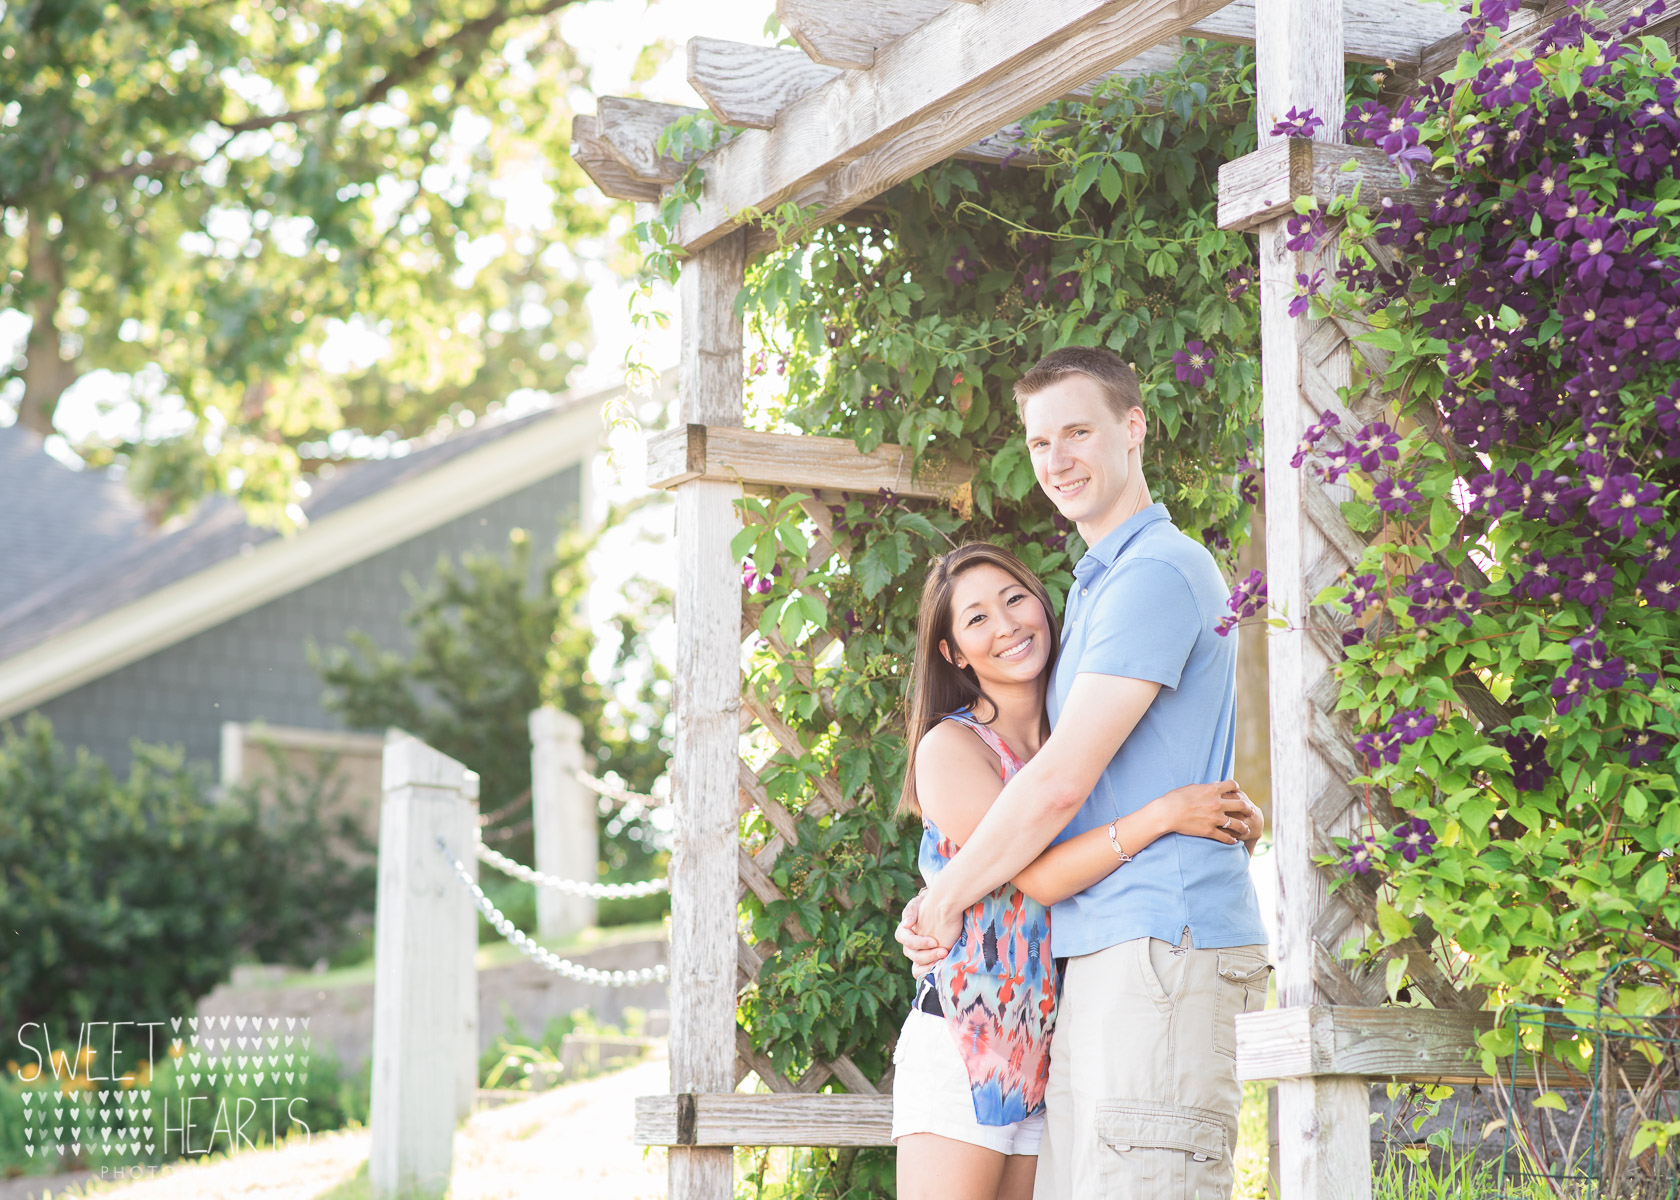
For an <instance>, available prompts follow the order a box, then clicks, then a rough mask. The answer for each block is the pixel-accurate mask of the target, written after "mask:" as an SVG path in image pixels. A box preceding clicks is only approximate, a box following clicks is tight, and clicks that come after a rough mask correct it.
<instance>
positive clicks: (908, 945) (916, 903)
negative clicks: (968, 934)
mask: <svg viewBox="0 0 1680 1200" xmlns="http://www.w3.org/2000/svg"><path fill="white" fill-rule="evenodd" d="M925 894H926V893H925V892H923V893H918V894H917V895H916V896H915V897H914V898H913V899H912V900H911V901H910V903H908V904H906V905H905V906H904V914H903V915H902V916H901V917H900V918H899V921H898V930H897V932H896V933H894V934H893V936H894V937H896V938H897V939H898V943H899V945H901V946H903V947H904V957H905V958H908V959H909V960H910V964H911V973H912V974H914V975H915V976H916V978H918V979H920V978H921V977H922V976H923V975H926V974H927V973H928V972H929V971H931V970H933V968H934V965H935V964H937V963H938V962H939V960H940V959H942V958H944V957H945V949H944V948H943V947H941V946H940V944H939V942H938V941H937V940H936V939H934V938H931V937H928V936H927V935H925V934H923V933H919V932H917V930H916V922H917V921H918V919H920V917H921V912H922V896H923V895H925ZM953 940H955V939H953Z"/></svg>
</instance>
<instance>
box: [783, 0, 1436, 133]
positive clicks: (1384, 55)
mask: <svg viewBox="0 0 1680 1200" xmlns="http://www.w3.org/2000/svg"><path fill="white" fill-rule="evenodd" d="M1254 4H1255V0H1232V3H1229V4H1226V5H1225V6H1224V7H1222V8H1220V9H1218V10H1217V11H1215V12H1212V13H1209V14H1208V15H1207V16H1205V17H1203V18H1202V19H1201V20H1199V21H1197V22H1196V23H1195V24H1194V25H1192V26H1191V27H1190V28H1189V29H1188V30H1187V31H1186V33H1187V34H1188V35H1189V36H1191V37H1202V38H1208V39H1210V40H1213V41H1219V42H1238V43H1242V44H1245V45H1250V46H1252V45H1253V44H1254ZM776 7H777V13H778V14H779V15H780V16H781V18H782V23H783V25H785V26H787V27H788V29H789V31H790V32H792V33H793V36H794V40H795V41H797V42H798V43H799V45H800V48H801V49H803V50H804V51H805V52H806V54H807V55H808V56H809V57H810V58H811V60H812V61H813V62H816V63H821V64H827V65H829V66H835V67H849V68H852V69H854V70H868V69H869V68H870V67H871V66H873V65H874V62H875V55H876V54H877V53H878V52H879V51H880V50H881V49H883V48H884V47H886V46H888V45H890V44H891V43H893V42H895V41H897V40H898V39H899V38H902V37H904V36H905V35H906V34H908V33H910V32H912V31H914V30H915V29H918V28H920V27H921V26H922V25H925V24H926V23H927V22H928V21H930V20H932V19H933V18H934V17H935V16H937V15H938V14H939V13H940V12H941V11H943V9H944V8H945V7H946V6H945V5H944V4H943V3H941V2H940V0H863V2H862V3H860V2H858V0H853V2H852V3H850V4H846V5H836V4H834V3H833V0H780V2H779V3H778V4H777V6H776ZM1463 20H1464V18H1463V15H1462V14H1461V13H1459V12H1458V11H1457V10H1456V9H1454V8H1451V7H1447V6H1444V5H1440V4H1432V3H1429V2H1428V0H1345V2H1344V5H1343V16H1342V30H1343V38H1344V46H1343V48H1344V53H1345V54H1346V56H1347V58H1348V59H1349V60H1350V61H1353V62H1366V63H1379V64H1380V63H1386V62H1395V63H1406V64H1410V63H1415V62H1417V61H1418V58H1419V56H1420V55H1421V54H1422V53H1423V52H1424V51H1425V50H1426V49H1428V48H1431V47H1434V46H1436V45H1437V44H1439V43H1441V42H1442V40H1443V39H1446V38H1450V37H1452V36H1453V35H1455V34H1458V32H1459V28H1460V26H1461V25H1462V24H1463ZM1449 65H1450V63H1449ZM1279 115H1281V114H1279Z"/></svg>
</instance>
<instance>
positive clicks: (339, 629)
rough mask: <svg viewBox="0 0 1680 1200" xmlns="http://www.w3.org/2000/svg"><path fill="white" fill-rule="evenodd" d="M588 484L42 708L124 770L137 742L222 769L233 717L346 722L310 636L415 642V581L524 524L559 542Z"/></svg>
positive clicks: (525, 494)
mask: <svg viewBox="0 0 1680 1200" xmlns="http://www.w3.org/2000/svg"><path fill="white" fill-rule="evenodd" d="M581 481H582V475H581V472H580V470H579V468H578V467H576V466H574V467H571V468H568V469H567V470H565V471H562V472H559V473H557V474H555V475H552V476H550V477H549V478H547V479H544V480H542V481H540V482H538V483H535V484H532V485H531V486H530V487H527V488H525V489H523V490H522V491H518V492H515V493H513V494H512V495H509V496H506V497H504V498H503V499H501V500H497V501H494V502H493V503H490V504H487V505H485V506H484V507H483V508H480V509H477V510H475V511H473V512H470V513H467V514H465V515H463V516H460V517H457V518H456V519H455V520H453V521H449V522H447V523H445V524H443V525H440V526H438V527H437V528H436V529H433V530H430V531H429V532H427V533H425V534H423V535H421V536H419V537H416V538H413V539H411V540H409V541H407V542H404V543H402V544H401V545H397V546H393V547H391V548H390V549H388V550H384V551H382V552H380V553H379V554H376V555H374V556H372V557H371V558H368V559H365V560H363V561H362V562H359V563H356V564H354V565H352V566H349V567H346V568H345V569H344V570H342V571H339V572H337V573H336V574H333V575H329V576H327V577H326V578H324V579H320V580H317V581H316V582H314V583H312V584H308V585H306V586H305V587H302V588H299V589H298V590H297V591H295V592H292V593H290V594H288V595H285V596H281V597H279V598H277V599H275V600H271V601H269V602H268V603H266V604H263V605H261V606H260V607H258V608H254V609H252V610H251V611H250V612H247V613H243V614H241V615H240V616H237V617H234V618H232V619H230V620H228V621H225V622H223V623H222V624H220V625H217V626H214V627H212V628H210V629H206V630H204V631H203V632H201V633H198V634H195V635H193V636H192V637H190V638H187V639H186V640H185V641H182V642H179V643H177V644H175V645H173V646H169V647H166V648H165V649H162V650H159V651H158V652H157V653H155V654H152V655H149V656H148V657H146V658H143V659H140V660H139V661H137V662H134V663H131V664H129V665H128V666H125V667H121V668H119V669H117V670H115V671H113V672H111V674H109V675H106V676H103V677H102V678H99V679H96V680H93V681H91V682H89V683H86V684H83V685H82V686H81V687H78V688H76V689H74V690H73V691H69V692H66V693H65V694H64V695H62V696H59V697H57V698H55V699H53V700H51V701H49V702H47V703H46V704H43V705H41V706H40V708H39V710H38V711H40V712H41V713H42V714H43V715H45V716H46V717H47V718H48V719H49V720H51V721H52V723H53V728H54V731H55V733H56V734H57V736H58V739H59V741H60V742H61V743H62V744H64V745H66V746H71V747H76V746H83V747H86V748H87V750H88V751H89V752H90V753H92V754H94V755H96V756H98V757H100V758H102V759H104V760H105V761H106V762H107V763H108V764H109V765H110V766H111V769H112V770H113V771H115V772H117V773H118V774H119V775H120V774H123V773H126V772H127V770H128V768H129V765H130V763H131V761H132V756H131V752H130V748H129V743H130V741H131V739H138V740H139V741H142V742H152V743H162V744H165V745H178V746H181V747H182V748H183V749H184V751H185V753H186V757H187V759H188V760H189V761H194V762H199V763H203V764H204V765H205V766H206V767H208V768H209V769H210V770H211V772H212V773H214V771H215V768H216V763H217V760H218V758H219V756H220V751H221V727H222V722H223V721H266V722H268V723H270V724H274V725H300V726H305V727H308V728H316V729H341V728H343V724H342V722H340V721H339V720H337V718H336V717H334V716H333V715H332V714H330V713H328V712H327V711H326V710H325V709H324V708H323V706H322V692H323V686H322V683H321V677H320V675H318V674H317V673H316V671H315V669H314V668H313V667H312V666H311V665H310V663H309V652H308V646H309V643H310V642H312V641H313V642H314V643H315V644H316V645H317V646H320V647H322V648H323V649H324V648H326V647H329V646H334V645H342V644H344V642H345V636H346V634H347V633H348V632H349V631H350V630H352V629H359V630H361V631H362V632H364V633H366V634H367V635H368V636H369V637H371V638H372V639H373V640H374V641H375V643H377V644H378V645H379V646H380V647H381V648H384V649H388V650H402V649H404V648H406V647H407V645H408V633H407V630H406V629H405V628H404V627H403V623H402V615H403V613H405V612H407V611H408V609H409V608H410V607H411V605H412V603H413V601H412V598H411V594H410V592H409V589H408V587H407V585H406V584H405V579H408V580H413V581H414V582H416V583H418V584H420V585H422V586H424V585H425V584H427V583H428V582H430V580H431V579H432V575H433V571H434V569H435V567H436V565H437V560H438V559H439V558H440V557H442V556H448V557H450V558H453V559H459V557H460V556H461V555H462V554H463V553H466V552H469V551H493V552H496V553H504V552H505V550H506V547H507V539H508V534H509V533H510V532H511V531H512V530H514V529H516V528H517V529H525V530H527V531H529V532H530V534H531V536H532V538H533V540H534V543H535V545H536V546H537V547H538V548H541V547H544V546H547V545H549V544H551V543H552V539H554V538H555V537H557V536H558V535H559V534H560V532H561V529H562V528H563V527H564V526H566V525H569V524H571V523H572V522H574V521H575V520H576V519H577V511H578V505H579V500H580V495H581Z"/></svg>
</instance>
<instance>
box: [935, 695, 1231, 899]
mask: <svg viewBox="0 0 1680 1200" xmlns="http://www.w3.org/2000/svg"><path fill="white" fill-rule="evenodd" d="M1001 791H1003V780H1002V778H1001V777H1000V776H999V774H998V767H997V755H996V754H994V753H993V752H992V750H991V748H990V747H989V746H987V745H986V743H984V742H983V741H981V740H980V738H979V735H977V734H976V733H974V732H973V731H972V730H970V729H967V728H965V727H964V726H962V725H960V724H957V723H956V722H953V721H941V722H940V723H939V724H938V725H935V726H934V727H933V728H932V729H930V730H928V732H927V733H926V734H924V735H923V736H922V741H921V745H920V747H919V748H918V749H917V751H916V796H917V799H918V800H919V801H920V803H921V806H922V812H923V813H924V814H925V815H926V816H927V819H928V820H930V821H932V822H933V823H934V824H935V825H936V826H938V828H939V832H940V833H941V834H943V835H944V836H945V837H946V838H948V839H949V840H950V841H951V842H953V843H954V844H956V845H957V846H959V847H960V846H961V845H962V844H963V843H964V842H966V841H967V840H968V837H969V835H970V834H972V833H973V832H974V829H975V827H976V826H977V825H979V824H980V820H981V818H982V817H984V816H985V815H986V810H987V809H989V808H990V807H991V806H992V801H994V800H996V799H997V797H998V793H1000V792H1001ZM1258 816H1259V813H1258V810H1257V809H1255V807H1254V805H1253V804H1252V803H1250V802H1249V799H1248V797H1247V796H1245V795H1243V794H1242V790H1241V789H1240V788H1239V787H1238V786H1237V785H1236V783H1235V782H1233V781H1231V780H1226V781H1224V782H1222V783H1197V784H1189V785H1187V786H1185V787H1180V788H1174V789H1173V790H1172V791H1170V792H1168V793H1167V794H1166V795H1164V796H1161V797H1159V798H1157V799H1155V800H1152V801H1151V802H1150V803H1149V804H1147V805H1145V806H1144V807H1143V808H1141V809H1139V810H1138V811H1137V812H1135V813H1132V814H1130V815H1129V816H1125V817H1122V818H1120V820H1119V821H1118V822H1117V823H1116V825H1115V830H1114V833H1115V837H1116V839H1117V840H1118V841H1119V842H1120V845H1121V846H1122V847H1123V848H1124V849H1125V851H1126V853H1128V854H1136V853H1137V852H1138V851H1140V850H1142V849H1143V848H1144V847H1145V846H1147V845H1149V844H1150V843H1151V842H1153V841H1155V840H1156V839H1158V838H1160V837H1161V836H1163V835H1164V834H1168V833H1184V834H1189V835H1190V836H1192V837H1210V838H1213V839H1214V840H1215V841H1220V842H1224V843H1226V844H1227V845H1229V844H1230V843H1232V842H1235V841H1237V840H1238V838H1239V835H1241V836H1244V837H1251V838H1258V837H1259V829H1258ZM1222 823H1225V827H1224V828H1220V826H1221V824H1222ZM1233 830H1234V831H1235V832H1233ZM1250 848H1251V849H1252V847H1250ZM1119 865H1120V860H1119V856H1118V855H1116V854H1115V853H1114V846H1113V844H1112V843H1111V842H1110V841H1109V839H1108V826H1106V825H1102V826H1099V827H1097V828H1096V829H1093V830H1090V831H1088V832H1086V833H1082V834H1079V835H1078V836H1077V837H1072V838H1069V839H1068V840H1067V841H1065V842H1063V843H1061V844H1060V845H1058V846H1051V847H1050V848H1049V849H1047V850H1045V851H1044V853H1043V854H1041V855H1039V856H1038V858H1036V859H1034V860H1033V861H1032V862H1031V863H1029V864H1028V865H1027V866H1026V868H1025V869H1023V870H1022V871H1021V872H1020V873H1019V874H1018V875H1016V876H1015V877H1014V879H1012V880H1011V881H1010V882H1012V883H1013V884H1014V885H1015V886H1016V887H1018V888H1020V889H1021V890H1022V891H1023V892H1025V893H1026V894H1027V895H1029V896H1031V897H1032V898H1033V899H1034V900H1037V901H1038V902H1039V903H1041V904H1045V905H1049V904H1054V903H1055V902H1056V901H1057V900H1065V899H1066V898H1067V897H1069V896H1072V895H1074V894H1075V893H1077V892H1082V891H1084V890H1085V889H1086V888H1088V887H1090V886H1091V885H1092V884H1093V883H1096V882H1097V881H1098V880H1099V879H1102V878H1103V877H1104V876H1106V875H1108V874H1109V873H1110V872H1111V871H1113V870H1114V869H1115V868H1116V867H1118V866H1119Z"/></svg>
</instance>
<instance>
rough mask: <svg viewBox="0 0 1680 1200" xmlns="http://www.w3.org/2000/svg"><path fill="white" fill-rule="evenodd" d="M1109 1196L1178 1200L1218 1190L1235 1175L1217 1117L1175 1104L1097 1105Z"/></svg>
mask: <svg viewBox="0 0 1680 1200" xmlns="http://www.w3.org/2000/svg"><path fill="white" fill-rule="evenodd" d="M1097 1138H1098V1140H1099V1142H1101V1144H1102V1146H1101V1153H1102V1155H1103V1159H1104V1161H1103V1169H1102V1171H1101V1172H1100V1173H1099V1178H1100V1181H1101V1183H1102V1192H1101V1194H1102V1195H1103V1196H1104V1197H1105V1198H1106V1200H1178V1198H1179V1197H1189V1196H1192V1195H1194V1194H1196V1192H1198V1191H1199V1192H1201V1193H1203V1194H1208V1195H1229V1194H1230V1188H1229V1186H1228V1185H1227V1186H1225V1190H1224V1191H1223V1192H1219V1191H1217V1190H1215V1189H1217V1188H1218V1187H1220V1186H1221V1184H1220V1180H1221V1179H1222V1178H1224V1177H1227V1176H1229V1175H1230V1173H1231V1154H1230V1148H1229V1147H1228V1146H1227V1145H1226V1138H1225V1126H1224V1125H1223V1124H1222V1123H1221V1122H1220V1119H1219V1115H1218V1114H1217V1113H1213V1112H1210V1111H1207V1110H1205V1109H1200V1108H1190V1107H1187V1106H1183V1105H1177V1104H1145V1103H1142V1102H1139V1101H1119V1100H1115V1101H1107V1102H1105V1103H1101V1104H1098V1105H1097Z"/></svg>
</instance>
